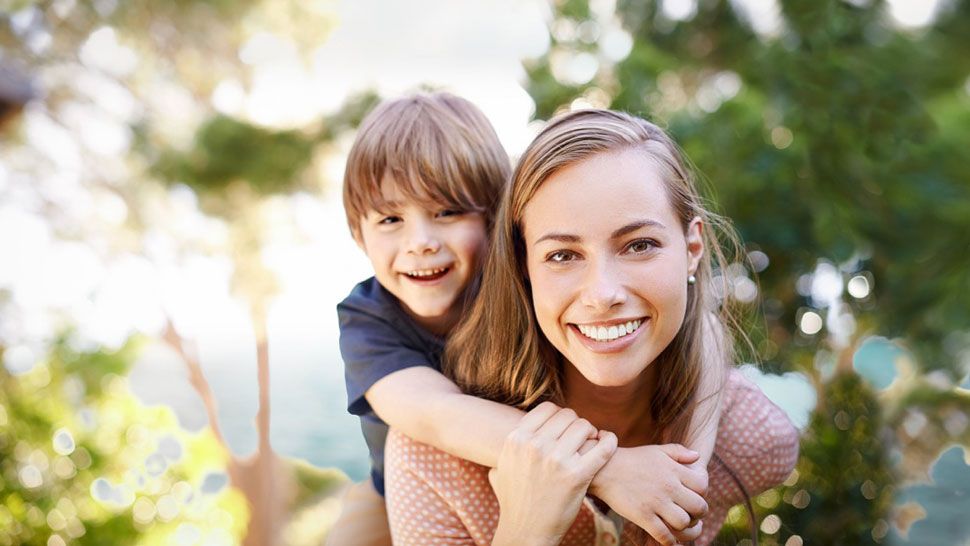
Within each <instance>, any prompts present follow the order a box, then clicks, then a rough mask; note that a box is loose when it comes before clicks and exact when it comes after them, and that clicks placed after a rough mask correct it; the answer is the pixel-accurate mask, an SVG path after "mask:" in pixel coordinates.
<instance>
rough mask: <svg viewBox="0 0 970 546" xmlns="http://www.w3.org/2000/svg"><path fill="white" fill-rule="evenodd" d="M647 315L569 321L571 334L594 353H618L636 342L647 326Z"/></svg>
mask: <svg viewBox="0 0 970 546" xmlns="http://www.w3.org/2000/svg"><path fill="white" fill-rule="evenodd" d="M648 320H649V319H648V317H640V318H636V319H628V320H624V319H620V320H616V321H608V322H597V323H585V324H575V323H569V325H568V327H569V329H570V331H571V332H572V334H573V335H574V336H575V337H577V338H578V339H579V342H580V343H582V344H583V345H585V346H586V347H587V348H588V349H589V350H591V351H593V352H595V353H618V352H620V351H623V350H625V349H626V348H627V347H629V346H630V345H632V344H633V343H634V342H636V340H637V338H638V337H639V336H640V333H641V332H643V331H644V330H645V329H646V328H647V327H648V326H647V322H648Z"/></svg>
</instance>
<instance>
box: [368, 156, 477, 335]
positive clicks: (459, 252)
mask: <svg viewBox="0 0 970 546" xmlns="http://www.w3.org/2000/svg"><path fill="white" fill-rule="evenodd" d="M398 186H399V185H398V184H397V183H396V182H395V180H394V178H393V177H391V176H390V175H387V176H385V177H384V180H383V181H382V183H381V189H382V193H383V198H384V203H383V205H382V206H381V209H382V210H381V211H377V210H371V211H369V212H368V214H367V215H366V216H365V217H364V218H363V220H362V221H361V229H360V237H361V240H360V241H358V242H359V243H360V245H361V247H362V248H363V249H364V252H365V253H366V254H367V257H368V258H369V259H370V261H371V265H373V266H374V275H375V276H376V277H377V280H378V282H380V283H381V285H382V286H383V287H384V288H385V289H386V290H388V291H389V292H390V293H391V294H393V295H394V296H395V297H396V298H397V299H398V301H399V302H400V303H401V307H402V308H403V309H404V311H405V312H407V313H408V315H410V316H411V317H412V318H413V319H414V320H415V321H416V322H418V323H419V324H421V325H422V326H423V327H424V328H426V329H427V330H429V331H431V332H433V333H436V334H439V335H443V334H446V333H447V332H448V331H449V330H450V329H451V327H452V326H454V325H455V324H456V323H457V322H458V318H459V317H460V315H461V311H462V309H461V306H462V303H463V300H462V296H463V295H464V292H465V290H466V289H467V288H468V285H469V284H470V283H471V281H472V279H473V278H474V276H475V274H476V271H477V265H478V259H479V256H480V254H481V252H482V250H483V249H484V247H485V241H486V233H485V219H484V217H483V216H482V215H481V214H480V213H477V212H468V211H461V210H455V209H453V208H451V207H450V206H449V205H446V204H441V205H434V204H433V203H431V202H430V201H431V200H423V199H422V200H421V201H420V202H419V201H417V200H415V199H413V198H411V197H408V196H406V195H405V194H404V193H403V192H401V191H400V190H399V187H398ZM438 201H441V200H438Z"/></svg>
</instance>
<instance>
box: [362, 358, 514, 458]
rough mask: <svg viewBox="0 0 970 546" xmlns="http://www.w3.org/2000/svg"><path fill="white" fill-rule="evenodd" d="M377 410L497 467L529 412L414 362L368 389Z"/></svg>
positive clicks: (428, 439)
mask: <svg viewBox="0 0 970 546" xmlns="http://www.w3.org/2000/svg"><path fill="white" fill-rule="evenodd" d="M365 397H366V398H367V402H368V403H369V404H370V406H371V408H373V410H374V413H376V414H377V416H378V417H380V418H381V420H383V421H384V422H385V423H387V424H388V425H390V426H391V427H394V428H396V429H398V430H400V431H401V432H403V433H404V434H406V435H408V436H410V437H411V438H413V439H415V440H417V441H419V442H421V443H425V444H428V445H431V446H434V447H436V448H438V449H441V450H442V451H446V452H448V453H451V454H452V455H455V456H458V457H461V458H462V459H466V460H469V461H472V462H475V463H478V464H480V465H484V466H489V467H494V466H495V465H496V463H497V462H498V456H499V453H500V452H501V450H502V445H503V444H504V443H505V438H506V436H508V435H509V433H510V432H512V429H514V428H515V427H516V426H517V425H518V424H519V420H520V419H521V418H522V416H523V415H525V412H523V411H521V410H518V409H515V408H512V407H509V406H505V405H502V404H499V403H497V402H492V401H490V400H484V399H482V398H476V397H474V396H471V395H467V394H464V393H462V392H461V390H460V389H459V388H458V386H457V385H455V384H454V383H452V382H451V380H449V379H448V378H447V377H445V376H444V375H442V374H441V373H440V372H438V371H436V370H434V369H432V368H429V367H426V366H414V367H411V368H405V369H403V370H399V371H396V372H394V373H392V374H389V375H386V376H384V377H383V378H381V379H380V380H378V381H377V382H376V383H374V384H373V385H372V386H371V388H370V389H368V390H367V393H366V394H365Z"/></svg>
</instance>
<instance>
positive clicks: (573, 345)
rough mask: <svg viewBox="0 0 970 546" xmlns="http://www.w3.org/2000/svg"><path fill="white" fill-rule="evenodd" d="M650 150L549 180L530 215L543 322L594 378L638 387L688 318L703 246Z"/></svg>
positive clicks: (531, 258) (602, 159) (600, 160)
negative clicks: (692, 278) (690, 283)
mask: <svg viewBox="0 0 970 546" xmlns="http://www.w3.org/2000/svg"><path fill="white" fill-rule="evenodd" d="M700 224H701V223H700V219H694V220H693V221H692V222H691V224H690V225H689V227H688V229H687V232H686V234H685V233H684V229H683V227H682V226H681V223H680V221H679V220H678V218H677V216H676V214H675V212H674V209H673V208H672V207H671V205H670V203H669V199H668V196H667V191H666V189H665V188H664V183H663V181H662V179H661V175H660V172H659V170H658V168H657V167H656V165H655V164H654V162H653V160H652V159H650V158H649V157H648V156H647V155H646V154H645V153H644V152H643V151H638V150H634V149H627V150H622V151H618V152H605V153H600V154H596V155H594V156H592V157H590V158H588V159H586V160H584V161H581V162H579V163H576V164H573V165H570V166H568V167H566V168H563V169H561V170H560V171H558V172H557V173H555V174H554V175H553V176H551V177H550V178H549V179H548V180H546V181H545V182H544V183H543V184H542V186H540V188H539V190H538V191H537V192H536V194H535V196H534V197H533V198H532V200H530V201H529V203H528V204H527V205H526V207H525V210H524V212H523V235H524V237H525V245H526V253H527V266H528V272H529V280H530V282H531V285H532V301H533V305H534V306H535V311H536V316H537V318H538V321H539V327H540V328H541V329H542V332H543V333H544V334H545V336H546V338H548V339H549V341H550V342H551V343H552V345H553V346H555V347H556V349H557V350H559V352H560V353H562V355H563V356H564V357H565V358H566V360H568V361H569V362H570V363H572V365H573V366H574V367H575V368H576V370H577V371H579V372H580V373H581V374H582V375H583V377H585V378H586V380H587V381H589V382H590V383H592V384H594V385H597V386H602V387H619V386H626V385H631V384H633V383H634V382H635V381H637V379H638V378H641V377H643V376H642V375H641V374H642V372H643V371H644V370H646V369H647V367H648V366H649V365H650V363H652V362H653V361H654V359H656V358H657V356H658V355H659V354H660V353H661V352H662V351H663V349H664V348H665V347H667V345H668V344H669V343H670V342H671V341H672V340H673V338H674V336H675V335H676V334H677V332H678V330H679V329H680V326H681V324H682V323H683V321H684V313H685V310H686V306H687V277H688V276H689V275H690V274H692V273H693V272H694V271H695V270H696V269H697V265H698V262H699V260H700V257H701V255H702V254H703V250H704V246H703V242H702V238H701V234H700V232H701V225H700Z"/></svg>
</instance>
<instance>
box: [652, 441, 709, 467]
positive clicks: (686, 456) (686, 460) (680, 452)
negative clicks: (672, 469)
mask: <svg viewBox="0 0 970 546" xmlns="http://www.w3.org/2000/svg"><path fill="white" fill-rule="evenodd" d="M660 449H661V450H663V452H664V453H666V454H667V455H668V456H670V458H671V459H673V460H675V461H677V462H678V463H681V464H691V463H693V462H695V461H697V459H699V458H700V456H701V455H700V453H698V452H696V451H694V450H693V449H687V448H686V447H684V446H682V445H680V444H664V445H662V446H660Z"/></svg>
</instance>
